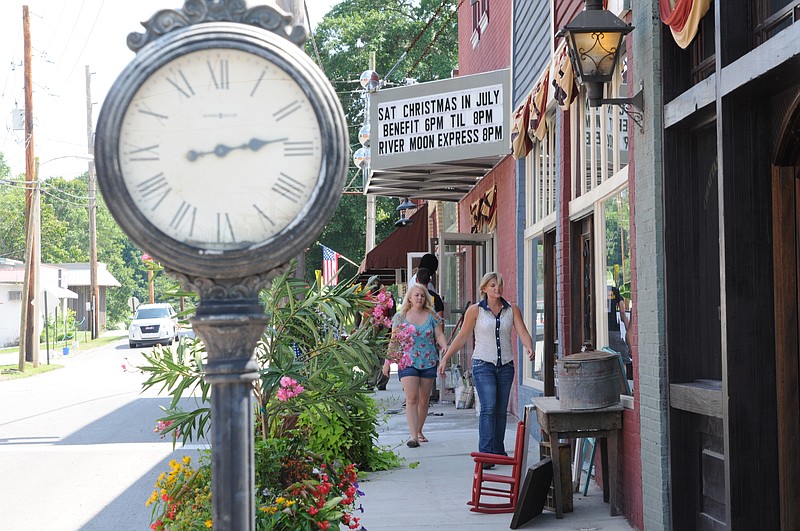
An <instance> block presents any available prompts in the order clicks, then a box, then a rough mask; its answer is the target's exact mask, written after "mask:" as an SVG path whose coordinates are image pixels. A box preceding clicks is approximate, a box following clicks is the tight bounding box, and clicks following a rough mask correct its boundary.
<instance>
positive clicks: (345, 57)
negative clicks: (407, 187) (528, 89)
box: [306, 0, 459, 279]
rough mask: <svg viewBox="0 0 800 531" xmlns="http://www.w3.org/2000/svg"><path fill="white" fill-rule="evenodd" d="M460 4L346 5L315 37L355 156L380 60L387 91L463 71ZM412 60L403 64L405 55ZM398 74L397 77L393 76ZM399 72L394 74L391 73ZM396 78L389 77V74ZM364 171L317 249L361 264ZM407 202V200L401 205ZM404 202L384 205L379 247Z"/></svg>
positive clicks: (414, 0) (364, 1) (359, 1)
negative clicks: (369, 83)
mask: <svg viewBox="0 0 800 531" xmlns="http://www.w3.org/2000/svg"><path fill="white" fill-rule="evenodd" d="M458 3H459V1H458V0H385V1H382V2H375V1H374V0H342V1H341V2H340V3H338V4H336V5H335V6H334V7H333V9H331V11H330V12H329V13H328V14H327V15H325V17H324V18H323V19H322V21H321V22H320V24H319V25H318V26H317V28H316V29H315V32H314V35H313V37H314V42H311V40H310V39H309V42H308V43H307V44H306V51H307V52H308V53H309V54H310V55H311V56H312V58H316V53H317V52H316V51H315V49H314V43H316V50H317V51H318V53H319V60H320V61H321V68H322V69H323V70H324V72H325V73H326V75H327V76H328V78H329V79H330V80H331V82H332V83H333V85H334V87H335V88H336V91H337V93H338V94H339V98H340V100H341V102H342V107H343V108H344V111H345V115H346V116H347V121H348V124H349V126H350V145H351V149H352V150H353V151H354V150H355V149H357V148H359V147H360V144H359V142H358V130H359V129H360V128H361V126H362V125H363V123H364V110H365V107H366V102H365V99H364V97H365V95H364V91H363V89H362V88H361V85H360V84H359V77H360V75H361V73H362V72H363V71H365V70H368V69H369V64H370V63H369V62H370V54H371V53H372V52H374V53H375V66H376V68H375V70H376V72H377V73H378V75H379V76H380V77H381V79H382V82H383V84H382V88H390V87H393V86H398V85H402V84H404V83H407V82H410V80H411V79H413V80H414V81H416V82H425V81H433V80H437V79H444V78H449V77H450V76H451V73H452V71H453V69H454V68H456V66H457V63H458V29H457V26H456V18H457V17H456V16H455V13H456V8H457V6H458ZM404 53H405V54H406V55H405V57H403V54H404ZM393 67H394V69H393ZM392 69H393V70H392ZM390 71H391V74H390V75H389V76H388V77H387V74H388V73H389V72H390ZM361 173H362V172H361V170H359V169H357V168H356V167H355V166H353V165H351V168H350V175H349V177H348V183H349V185H348V187H347V189H346V191H347V192H352V193H354V194H353V195H350V194H347V195H343V196H342V199H341V201H340V203H339V207H338V208H337V210H336V212H335V213H334V215H333V218H332V219H331V221H330V222H329V223H328V225H327V226H326V227H325V230H324V231H323V233H322V234H321V235H320V238H319V241H320V242H321V243H322V244H324V245H326V246H328V247H330V248H331V249H333V250H334V251H336V252H338V253H340V254H342V255H344V256H346V257H347V258H349V259H350V260H353V261H354V262H356V263H360V262H361V260H362V259H363V258H364V255H365V236H366V196H364V195H363V194H359V193H357V192H363V186H364V183H363V179H362V175H361ZM397 199H402V198H397ZM397 205H398V201H397V200H395V199H391V198H382V197H379V198H378V200H377V213H376V238H375V241H376V242H380V241H381V240H383V239H384V238H385V237H386V236H388V235H389V233H391V232H392V230H394V221H395V220H397V212H396V211H395V208H396V207H397ZM321 263H322V251H321V248H320V247H319V246H312V248H311V249H309V253H308V255H307V265H306V278H307V279H310V278H313V275H314V270H315V269H321ZM339 266H340V267H343V268H344V275H345V276H351V275H353V274H355V272H356V267H355V266H353V265H350V264H349V263H344V262H342V261H340V262H339Z"/></svg>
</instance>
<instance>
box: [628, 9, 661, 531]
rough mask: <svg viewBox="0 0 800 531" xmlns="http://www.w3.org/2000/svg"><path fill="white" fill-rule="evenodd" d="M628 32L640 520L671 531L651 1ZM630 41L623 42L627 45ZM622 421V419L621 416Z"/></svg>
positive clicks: (656, 40)
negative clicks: (636, 119)
mask: <svg viewBox="0 0 800 531" xmlns="http://www.w3.org/2000/svg"><path fill="white" fill-rule="evenodd" d="M631 11H632V13H633V20H632V22H633V25H634V26H635V27H636V31H635V32H634V33H632V34H631V35H630V37H629V38H632V40H631V41H629V42H630V43H631V44H632V50H633V56H634V58H635V63H636V64H635V65H634V66H633V68H632V72H634V73H635V75H634V76H633V83H632V85H633V86H638V84H639V80H640V79H644V80H646V82H645V84H644V100H645V109H649V112H646V114H645V119H644V133H643V134H642V133H639V132H638V130H637V129H635V128H634V129H632V131H635V133H634V134H633V135H632V136H634V137H635V138H634V140H635V142H636V150H635V151H634V162H635V165H636V166H635V167H636V176H635V200H634V201H633V202H632V207H633V209H634V211H635V213H636V218H635V222H634V223H635V231H636V233H635V234H636V243H635V246H634V252H635V257H636V275H635V277H634V279H635V286H636V292H635V307H636V310H637V312H636V327H635V331H636V335H635V345H636V349H635V351H634V354H635V355H636V360H637V361H636V362H635V364H634V376H637V377H638V379H637V380H635V381H636V382H637V390H636V395H635V397H634V398H635V400H636V404H637V406H638V409H639V415H640V419H639V421H640V424H641V426H640V432H641V452H640V455H641V461H642V467H641V470H642V474H641V475H642V521H641V525H640V528H642V529H647V530H648V531H650V530H655V531H657V530H662V529H670V516H669V510H670V509H669V507H670V497H669V438H668V425H667V406H668V393H667V383H668V381H667V370H666V369H667V364H666V327H665V322H664V288H665V286H664V212H663V208H664V207H663V200H662V197H663V184H662V181H663V177H664V176H663V163H662V159H663V152H662V135H663V129H664V124H663V119H662V115H661V112H660V109H662V108H663V96H662V93H661V86H662V84H661V75H662V69H661V63H660V59H661V33H662V31H663V29H662V24H661V22H660V17H659V8H658V2H655V1H653V0H633V1H632V2H631ZM631 44H629V46H630V45H631ZM625 420H628V419H627V417H626V419H625Z"/></svg>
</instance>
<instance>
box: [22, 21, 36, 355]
mask: <svg viewBox="0 0 800 531" xmlns="http://www.w3.org/2000/svg"><path fill="white" fill-rule="evenodd" d="M30 29H31V28H30V17H29V15H28V6H22V33H23V49H24V63H25V66H24V78H25V182H26V186H25V240H26V248H25V279H24V283H23V288H22V309H21V311H20V317H21V323H20V336H19V369H20V370H21V371H24V370H25V362H26V361H28V362H31V363H32V364H33V366H34V367H38V365H39V337H38V334H37V333H36V330H37V326H36V324H37V312H36V307H35V306H34V301H36V299H37V294H38V291H39V278H38V277H39V275H38V273H39V268H38V263H39V259H40V251H39V249H40V248H41V247H40V242H39V231H38V228H39V225H38V205H37V202H38V200H39V180H38V175H37V174H36V173H37V172H36V167H35V162H34V155H33V84H32V82H31V32H30Z"/></svg>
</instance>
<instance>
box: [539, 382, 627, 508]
mask: <svg viewBox="0 0 800 531" xmlns="http://www.w3.org/2000/svg"><path fill="white" fill-rule="evenodd" d="M533 404H534V406H535V407H536V418H537V419H538V421H539V426H541V428H542V430H544V432H545V434H546V436H547V437H549V439H550V448H558V440H559V439H571V438H576V437H596V438H598V439H601V440H600V441H599V442H600V453H601V461H602V465H603V501H604V502H607V503H610V505H611V516H616V515H617V436H618V433H619V430H620V429H621V428H622V410H623V407H622V405H621V404H617V405H614V406H609V407H605V408H602V409H564V408H562V407H561V403H560V402H559V400H558V398H555V397H553V396H540V397H537V398H534V399H533ZM559 453H560V452H552V456H551V457H552V459H553V501H554V503H555V506H556V518H564V511H563V500H562V497H561V463H560V459H559ZM567 466H569V463H567Z"/></svg>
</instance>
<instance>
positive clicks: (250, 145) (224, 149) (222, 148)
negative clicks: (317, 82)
mask: <svg viewBox="0 0 800 531" xmlns="http://www.w3.org/2000/svg"><path fill="white" fill-rule="evenodd" d="M286 140H289V139H288V138H286V137H284V138H276V139H274V140H261V139H260V138H253V139H251V140H250V142H246V143H244V144H241V145H239V146H226V145H225V144H217V145H216V147H214V149H212V150H211V151H195V150H193V149H190V150H189V152H188V153H186V158H187V159H189V160H190V161H191V162H194V161H196V160H197V159H199V158H200V157H204V156H206V155H212V154H213V155H216V156H217V157H219V158H222V157H224V156H226V155H227V154H228V153H230V152H231V151H235V150H237V149H250V150H252V151H258V150H259V149H261V148H262V147H264V146H266V145H267V144H274V143H275V142H285V141H286Z"/></svg>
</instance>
